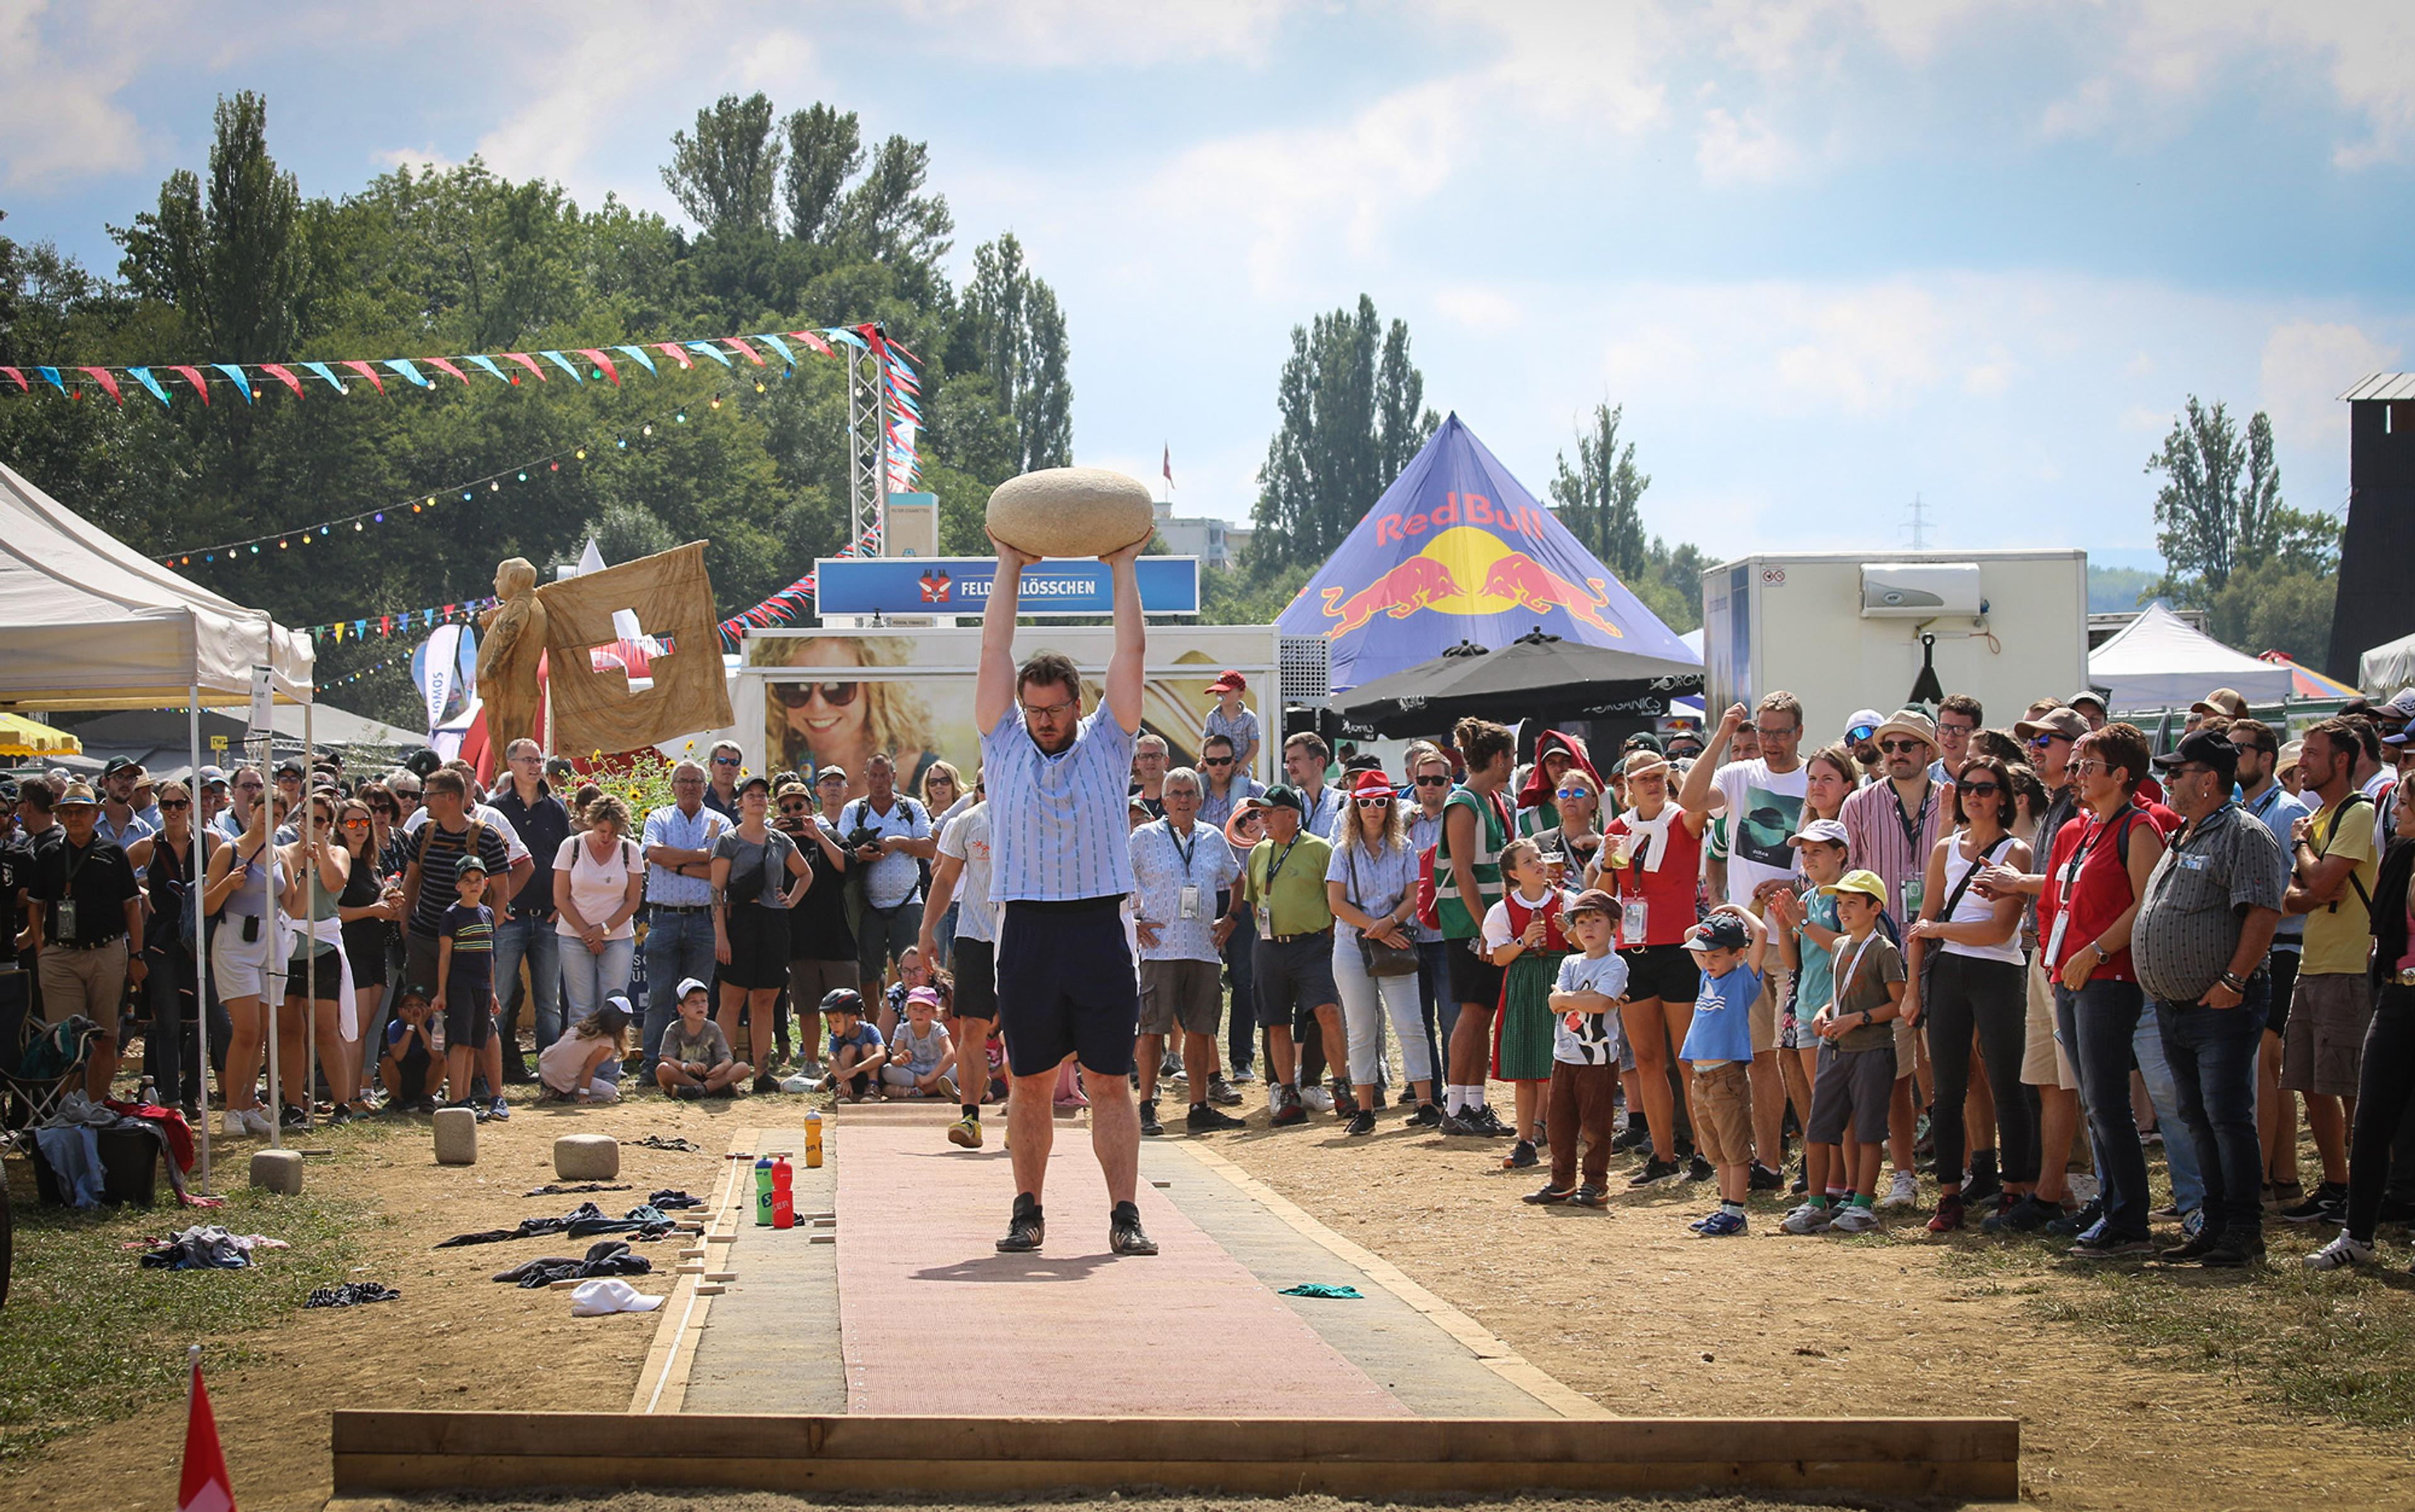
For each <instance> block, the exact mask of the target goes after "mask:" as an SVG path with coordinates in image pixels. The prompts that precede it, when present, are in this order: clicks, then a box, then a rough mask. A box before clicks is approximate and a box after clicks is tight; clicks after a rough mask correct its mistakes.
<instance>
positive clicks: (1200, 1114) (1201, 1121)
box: [1183, 1102, 1249, 1134]
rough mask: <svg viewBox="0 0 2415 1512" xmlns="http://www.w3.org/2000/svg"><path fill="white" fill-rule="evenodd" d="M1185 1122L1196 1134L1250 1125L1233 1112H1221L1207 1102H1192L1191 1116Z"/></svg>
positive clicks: (1186, 1126) (1243, 1127)
mask: <svg viewBox="0 0 2415 1512" xmlns="http://www.w3.org/2000/svg"><path fill="white" fill-rule="evenodd" d="M1183 1122H1184V1127H1185V1128H1187V1129H1188V1130H1190V1131H1191V1132H1192V1133H1194V1134H1214V1133H1220V1132H1222V1131H1223V1130H1230V1129H1246V1128H1248V1127H1249V1126H1248V1125H1247V1124H1244V1123H1243V1122H1241V1120H1240V1119H1238V1118H1236V1117H1234V1116H1233V1115H1231V1114H1229V1113H1220V1112H1218V1111H1217V1110H1216V1109H1214V1108H1211V1107H1209V1106H1208V1105H1207V1104H1206V1103H1205V1102H1194V1103H1192V1104H1191V1116H1190V1117H1189V1118H1187V1119H1185V1120H1184V1121H1183Z"/></svg>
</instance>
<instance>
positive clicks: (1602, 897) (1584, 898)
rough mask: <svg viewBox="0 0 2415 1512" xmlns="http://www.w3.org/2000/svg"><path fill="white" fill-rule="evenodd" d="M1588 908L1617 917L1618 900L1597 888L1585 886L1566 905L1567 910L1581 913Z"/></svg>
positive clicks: (1610, 916)
mask: <svg viewBox="0 0 2415 1512" xmlns="http://www.w3.org/2000/svg"><path fill="white" fill-rule="evenodd" d="M1588 910H1590V911H1591V912H1594V913H1598V914H1602V915H1605V916H1607V917H1609V918H1612V919H1615V918H1617V917H1618V900H1617V899H1615V898H1613V897H1612V896H1611V895H1610V894H1609V893H1607V892H1604V891H1602V890H1601V889H1599V888H1587V889H1585V890H1584V891H1583V892H1580V893H1578V894H1577V895H1576V898H1575V899H1574V901H1572V902H1571V903H1569V905H1568V912H1570V913H1572V914H1581V913H1584V912H1587V911H1588Z"/></svg>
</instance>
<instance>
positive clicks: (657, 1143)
mask: <svg viewBox="0 0 2415 1512" xmlns="http://www.w3.org/2000/svg"><path fill="white" fill-rule="evenodd" d="M629 1146H630V1148H632V1149H640V1150H678V1151H681V1152H682V1153H683V1154H687V1155H694V1154H696V1153H697V1152H698V1151H700V1150H702V1149H703V1148H704V1146H703V1145H699V1144H697V1142H696V1141H694V1140H692V1139H681V1138H679V1137H678V1136H676V1135H674V1136H672V1137H671V1138H668V1139H666V1138H664V1137H663V1136H662V1135H660V1134H648V1135H647V1136H646V1137H645V1138H643V1139H633V1140H631V1141H629Z"/></svg>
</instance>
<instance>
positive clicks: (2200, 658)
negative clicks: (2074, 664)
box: [2088, 604, 2296, 711]
mask: <svg viewBox="0 0 2415 1512" xmlns="http://www.w3.org/2000/svg"><path fill="white" fill-rule="evenodd" d="M2088 681H2090V682H2092V683H2094V684H2095V685H2096V686H2097V687H2100V688H2103V689H2105V690H2106V694H2107V696H2108V698H2109V699H2110V700H2111V704H2112V707H2113V709H2114V710H2116V711H2124V710H2149V709H2186V708H2187V707H2188V706H2189V705H2191V704H2193V703H2195V702H2197V701H2198V699H2199V698H2202V697H2204V696H2206V695H2207V694H2209V693H2212V692H2213V690H2214V689H2216V688H2233V689H2236V690H2237V691H2238V693H2239V695H2240V696H2242V697H2243V698H2245V699H2246V700H2247V701H2248V702H2249V703H2252V704H2267V703H2279V702H2281V701H2282V700H2283V699H2285V698H2287V697H2288V696H2289V695H2290V693H2291V691H2292V690H2293V688H2294V687H2295V685H2296V684H2295V681H2294V680H2293V679H2292V678H2291V677H2290V675H2289V669H2288V667H2287V666H2281V665H2278V664H2275V663H2273V662H2264V661H2258V659H2256V658H2255V657H2253V656H2250V655H2248V654H2247V653H2246V652H2244V651H2232V650H2231V649H2230V648H2229V647H2228V646H2226V645H2224V644H2223V643H2222V642H2220V641H2218V640H2216V639H2214V638H2213V636H2208V635H2205V634H2202V633H2200V632H2198V631H2197V630H2194V629H2191V628H2190V627H2189V626H2188V625H2187V624H2186V623H2185V622H2184V621H2182V620H2181V618H2180V617H2179V616H2178V615H2176V614H2174V613H2172V611H2171V610H2169V609H2167V608H2165V607H2164V606H2162V605H2160V604H2150V605H2149V606H2146V607H2145V608H2144V609H2141V610H2140V611H2138V618H2137V619H2135V620H2133V621H2130V622H2129V623H2128V624H2126V625H2124V626H2123V627H2122V630H2121V633H2120V634H2118V635H2116V636H2113V638H2112V639H2110V640H2108V641H2107V642H2106V643H2105V644H2104V645H2102V646H2099V647H2097V648H2096V649H2095V650H2094V651H2090V652H2089V653H2088Z"/></svg>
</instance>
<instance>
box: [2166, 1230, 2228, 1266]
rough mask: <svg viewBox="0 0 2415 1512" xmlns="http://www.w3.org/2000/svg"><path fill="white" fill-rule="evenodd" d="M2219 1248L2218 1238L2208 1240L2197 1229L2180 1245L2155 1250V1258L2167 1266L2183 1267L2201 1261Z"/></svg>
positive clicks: (2220, 1243) (2220, 1244)
mask: <svg viewBox="0 0 2415 1512" xmlns="http://www.w3.org/2000/svg"><path fill="white" fill-rule="evenodd" d="M2221 1247H2222V1240H2221V1239H2220V1238H2208V1237H2207V1236H2206V1234H2205V1231H2204V1230H2202V1229H2199V1230H2198V1232H2197V1233H2195V1234H2193V1235H2189V1236H2188V1237H2187V1238H2185V1239H2183V1240H2182V1241H2181V1242H2180V1243H2178V1244H2175V1245H2168V1246H2167V1247H2165V1248H2164V1249H2161V1250H2156V1251H2155V1258H2156V1259H2157V1260H2160V1261H2162V1262H2163V1263H2164V1264H2165V1265H2187V1264H2189V1263H2190V1262H2191V1261H2196V1260H2203V1259H2204V1258H2205V1257H2206V1256H2207V1255H2210V1254H2212V1253H2213V1251H2214V1250H2218V1249H2220V1248H2221Z"/></svg>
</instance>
